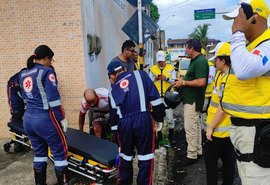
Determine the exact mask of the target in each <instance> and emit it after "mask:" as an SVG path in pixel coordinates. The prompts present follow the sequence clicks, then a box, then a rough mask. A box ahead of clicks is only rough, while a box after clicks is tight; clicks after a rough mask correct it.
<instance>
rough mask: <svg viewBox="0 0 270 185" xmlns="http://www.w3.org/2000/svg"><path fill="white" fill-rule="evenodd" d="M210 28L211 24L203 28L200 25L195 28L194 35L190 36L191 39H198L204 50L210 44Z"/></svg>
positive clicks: (204, 25)
mask: <svg viewBox="0 0 270 185" xmlns="http://www.w3.org/2000/svg"><path fill="white" fill-rule="evenodd" d="M208 26H210V24H203V25H202V26H201V25H199V26H197V27H196V28H195V30H194V32H193V33H191V34H189V38H191V39H198V40H199V41H200V42H201V44H202V48H204V49H205V48H206V45H207V43H208V37H207V31H208Z"/></svg>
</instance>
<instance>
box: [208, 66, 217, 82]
mask: <svg viewBox="0 0 270 185" xmlns="http://www.w3.org/2000/svg"><path fill="white" fill-rule="evenodd" d="M215 75H216V68H215V67H214V66H209V75H208V84H211V83H213V81H214V79H215Z"/></svg>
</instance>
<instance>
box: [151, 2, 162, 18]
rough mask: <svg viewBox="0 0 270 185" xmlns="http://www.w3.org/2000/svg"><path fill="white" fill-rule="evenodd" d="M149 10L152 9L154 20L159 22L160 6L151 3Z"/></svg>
mask: <svg viewBox="0 0 270 185" xmlns="http://www.w3.org/2000/svg"><path fill="white" fill-rule="evenodd" d="M149 10H150V17H151V19H152V20H153V21H155V22H158V20H159V16H160V15H159V12H158V7H157V5H155V4H154V3H150V5H149Z"/></svg>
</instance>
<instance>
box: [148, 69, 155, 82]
mask: <svg viewBox="0 0 270 185" xmlns="http://www.w3.org/2000/svg"><path fill="white" fill-rule="evenodd" d="M148 75H149V77H150V78H151V80H152V81H153V82H154V81H155V76H156V75H154V74H153V73H152V72H151V70H149V74H148Z"/></svg>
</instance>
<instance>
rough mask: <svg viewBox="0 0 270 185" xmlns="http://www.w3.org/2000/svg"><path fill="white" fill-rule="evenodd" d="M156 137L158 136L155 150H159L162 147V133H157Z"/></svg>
mask: <svg viewBox="0 0 270 185" xmlns="http://www.w3.org/2000/svg"><path fill="white" fill-rule="evenodd" d="M155 136H156V142H155V149H158V148H159V146H160V141H161V140H162V132H161V131H158V132H156V134H155Z"/></svg>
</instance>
